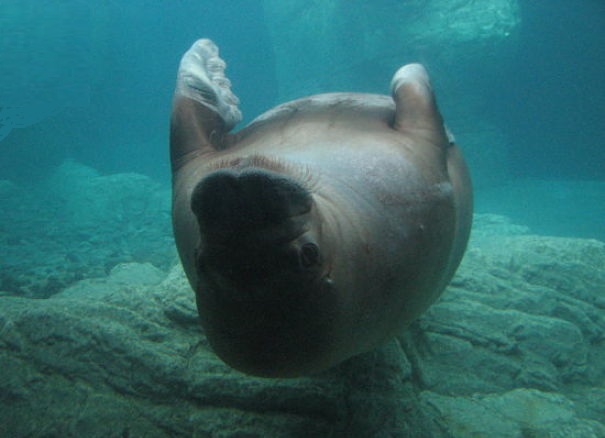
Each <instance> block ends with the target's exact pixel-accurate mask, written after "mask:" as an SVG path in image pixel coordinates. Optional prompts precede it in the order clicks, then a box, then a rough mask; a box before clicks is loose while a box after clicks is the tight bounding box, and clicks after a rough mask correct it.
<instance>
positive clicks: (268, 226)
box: [191, 167, 322, 299]
mask: <svg viewBox="0 0 605 438" xmlns="http://www.w3.org/2000/svg"><path fill="white" fill-rule="evenodd" d="M312 204H313V200H312V196H311V194H310V192H309V191H308V190H306V189H305V188H304V187H302V186H301V185H300V184H299V183H297V182H296V181H295V180H294V179H292V178H290V177H288V176H286V175H283V174H279V173H276V172H272V171H269V170H265V169H261V168H255V167H252V168H245V169H243V170H238V169H231V168H227V169H220V170H217V171H214V172H212V173H211V174H209V175H207V176H206V177H205V178H203V179H202V180H201V181H200V182H199V183H198V184H197V186H196V187H195V189H194V191H193V194H192V197H191V209H192V211H193V213H194V214H195V215H196V217H197V219H198V223H199V229H200V234H201V236H200V237H201V238H200V242H201V243H200V248H199V251H198V256H197V261H196V266H197V270H198V274H199V276H200V277H201V278H202V280H203V281H205V282H206V284H207V286H208V287H209V288H210V289H212V292H213V293H220V294H222V295H225V296H232V297H233V298H236V299H249V298H251V297H252V298H253V299H275V298H276V297H280V296H288V295H291V294H303V295H304V293H302V292H296V291H297V290H298V289H300V286H301V285H302V284H304V283H308V282H309V281H310V282H312V281H313V279H314V278H316V277H317V276H318V275H319V270H320V268H321V263H322V256H321V251H320V246H319V243H318V242H317V241H316V240H314V238H313V237H312V236H311V235H310V233H308V231H309V228H310V227H311V225H310V221H311V218H310V211H311V209H312Z"/></svg>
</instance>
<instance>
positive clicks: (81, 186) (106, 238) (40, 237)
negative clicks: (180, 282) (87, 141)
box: [0, 161, 177, 298]
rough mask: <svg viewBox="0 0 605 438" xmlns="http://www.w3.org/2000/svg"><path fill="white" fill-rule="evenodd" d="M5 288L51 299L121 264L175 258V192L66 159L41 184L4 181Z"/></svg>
mask: <svg viewBox="0 0 605 438" xmlns="http://www.w3.org/2000/svg"><path fill="white" fill-rule="evenodd" d="M0 195H1V196H0V209H1V210H2V211H3V214H2V215H0V244H1V245H2V252H3V254H2V264H1V265H0V291H2V293H3V294H9V295H18V296H26V297H32V298H47V297H49V296H52V295H54V294H56V293H58V292H60V291H61V290H62V289H64V288H65V287H67V286H69V285H71V284H74V283H75V282H77V281H79V280H82V279H85V278H94V277H103V276H105V275H106V274H108V273H109V272H110V271H111V269H113V268H114V267H115V266H116V265H118V264H120V263H129V262H136V263H151V264H153V265H154V266H155V267H157V268H160V269H164V270H168V269H169V267H170V266H171V265H172V264H174V263H175V261H176V258H177V256H176V251H175V249H174V243H173V238H172V226H171V223H170V199H171V197H170V191H169V189H168V188H167V187H166V188H163V187H162V186H160V185H159V184H157V183H155V182H153V181H152V180H151V179H150V178H148V177H146V176H143V175H139V174H134V173H129V174H126V173H125V174H116V175H100V174H99V173H98V172H97V171H96V170H94V169H92V168H89V167H86V166H83V165H81V164H78V163H75V162H71V161H67V162H65V163H63V164H62V165H61V166H59V167H58V168H57V169H56V170H55V171H54V172H53V173H52V174H51V175H50V177H48V178H47V179H46V180H44V181H42V182H40V183H39V185H37V186H30V187H21V186H17V185H15V184H12V183H9V182H6V181H0Z"/></svg>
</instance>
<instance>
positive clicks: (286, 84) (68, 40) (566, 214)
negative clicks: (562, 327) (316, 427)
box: [0, 0, 605, 436]
mask: <svg viewBox="0 0 605 438" xmlns="http://www.w3.org/2000/svg"><path fill="white" fill-rule="evenodd" d="M201 37H207V38H211V39H213V40H214V41H215V42H216V44H217V45H218V46H219V47H220V51H221V57H222V58H224V59H225V60H226V62H227V63H228V68H227V75H228V77H229V78H230V80H231V82H232V84H233V91H234V92H235V94H237V95H238V97H239V98H240V101H241V109H242V112H243V114H244V120H243V121H242V123H241V124H240V125H239V126H238V127H237V128H239V127H241V126H243V125H244V124H246V123H248V122H249V121H251V120H252V119H253V118H254V117H256V116H258V115H259V114H261V113H262V112H263V111H265V110H268V109H270V108H271V107H273V106H275V105H277V104H279V103H282V102H283V101H285V100H289V99H292V98H295V97H302V96H305V95H308V94H314V93H322V92H331V91H347V90H349V91H367V92H375V93H385V94H386V93H388V92H389V81H390V79H391V77H392V74H393V73H394V71H395V70H396V69H397V67H399V66H400V65H402V64H405V63H408V62H414V61H418V62H422V63H423V64H424V65H425V66H426V67H427V69H428V71H429V73H430V74H431V79H432V82H433V86H434V88H435V91H436V95H437V99H438V102H439V105H440V108H441V111H442V113H443V115H444V117H445V120H446V123H447V124H448V127H449V128H450V129H451V130H452V131H453V133H454V134H455V136H456V140H457V143H458V144H459V145H460V147H461V148H462V150H463V152H464V154H465V157H466V159H467V162H468V164H469V167H470V170H471V173H472V176H473V181H474V186H475V199H476V212H477V213H480V214H497V215H502V216H506V217H508V218H509V220H510V222H512V223H514V224H516V225H518V226H520V227H521V229H522V230H523V231H522V232H520V231H518V230H519V228H516V225H515V226H511V225H509V222H508V220H505V219H501V218H495V217H491V216H481V218H480V220H479V221H477V222H478V223H479V224H480V226H482V227H484V228H485V229H489V227H490V226H491V227H495V228H498V229H500V228H502V229H503V230H505V231H506V232H502V234H507V233H510V234H511V235H516V234H524V233H527V234H530V235H541V236H554V237H573V238H582V239H584V238H588V239H597V240H599V241H605V122H604V118H603V115H604V114H605V2H603V1H602V0H576V1H573V2H570V1H568V0H548V1H546V0H485V1H482V2H476V1H471V0H468V1H464V0H456V1H454V0H451V1H448V0H443V1H442V0H407V1H406V0H401V1H395V0H376V1H371V2H370V1H362V0H326V1H324V2H322V1H310V0H287V1H286V0H284V1H280V0H221V1H218V0H215V1H209V0H171V1H168V0H166V1H160V0H155V1H147V0H128V1H117V0H108V1H96V2H94V1H86V0H62V1H58V0H57V1H52V0H25V1H24V0H0V297H5V296H6V297H11V298H12V297H14V296H16V297H28V298H48V297H52V296H54V295H55V294H58V293H59V292H61V291H63V290H65V289H66V288H67V287H70V286H73V285H77V284H78V282H80V281H82V280H87V279H91V278H105V277H109V276H110V273H111V272H112V270H113V269H114V268H115V267H116V266H122V265H121V264H124V263H150V264H151V265H153V267H154V268H157V269H158V270H159V272H160V274H157V276H160V277H161V276H162V275H167V273H168V272H169V271H170V270H171V268H173V267H174V266H175V265H176V264H177V255H176V252H175V248H174V242H173V239H172V229H171V225H170V169H169V161H168V132H169V117H170V111H171V99H172V93H173V88H174V84H175V75H176V71H177V67H178V63H179V60H180V57H181V56H182V54H183V53H184V52H185V51H186V50H187V49H188V48H189V47H190V45H191V44H192V43H193V41H195V40H196V39H198V38H201ZM237 128H236V129H237ZM485 224H487V225H485ZM490 224H491V225H490ZM499 227H500V228H499ZM524 227H527V228H524ZM485 229H483V228H482V229H481V230H480V231H479V232H478V233H476V234H475V235H476V236H477V239H478V241H481V242H480V243H481V244H483V245H484V246H483V247H482V250H484V251H485V253H484V254H483V253H481V251H475V252H472V257H475V258H474V259H473V258H472V257H471V258H470V260H471V262H473V263H475V264H471V265H470V266H471V267H470V268H468V272H466V274H465V275H466V277H464V275H463V276H462V279H460V280H458V282H459V284H458V287H459V289H460V290H464V287H467V286H468V285H467V284H466V283H464V281H467V282H468V284H470V285H471V286H473V285H474V286H475V287H477V288H478V289H481V290H483V289H485V290H487V291H488V292H489V293H486V296H489V298H490V299H492V298H493V299H494V300H496V301H498V296H496V295H497V294H496V293H494V294H493V295H494V296H493V297H492V294H491V291H492V287H493V290H494V291H499V292H501V291H502V290H505V291H508V289H507V288H510V290H514V291H515V292H518V293H519V295H523V293H525V292H527V297H521V298H519V302H521V303H522V304H524V305H525V304H526V305H527V307H528V308H530V310H531V308H532V305H533V304H532V303H533V301H532V300H534V299H535V300H538V298H536V297H537V296H540V294H543V295H544V296H546V295H547V294H546V293H545V292H544V289H543V288H541V287H542V286H543V284H542V283H541V282H544V283H545V284H548V285H549V287H551V286H552V288H553V290H555V289H556V290H557V292H558V293H560V295H557V297H559V296H563V297H565V299H568V293H567V292H568V289H569V290H571V291H573V293H574V294H578V295H582V296H583V298H584V299H585V301H586V302H589V303H590V304H591V305H594V308H591V307H590V306H584V304H585V303H583V302H582V303H581V305H580V304H578V308H579V309H580V310H578V311H577V313H573V312H571V311H568V308H567V307H566V306H567V305H568V304H569V303H568V302H567V301H565V302H563V301H562V303H563V304H560V303H559V304H560V306H559V304H552V302H556V301H557V300H554V301H548V300H546V299H545V302H547V304H548V305H545V306H544V307H545V308H548V310H549V311H550V310H552V314H553V315H555V316H557V317H558V316H561V315H562V316H561V318H562V319H565V317H568V316H569V315H568V314H573V315H572V316H573V317H574V318H576V316H577V315H580V316H578V317H577V320H578V321H580V322H578V325H579V326H580V327H581V328H582V329H583V330H584V329H585V331H587V332H590V331H591V330H594V333H600V334H598V335H597V334H595V335H594V339H593V338H590V337H589V336H587V335H586V333H584V336H585V338H586V339H588V340H587V341H586V342H588V343H590V342H592V344H591V345H592V346H594V348H595V350H597V346H598V347H599V350H598V351H599V352H600V353H598V354H597V353H594V356H592V357H591V358H590V359H591V360H592V362H590V365H589V366H588V368H589V372H588V374H590V376H591V377H594V376H597V377H594V379H595V380H596V379H597V378H600V377H599V376H602V375H603V373H604V372H603V371H602V370H596V368H597V367H596V366H595V367H594V370H593V368H591V367H592V366H593V365H594V364H595V363H596V364H598V363H603V361H600V359H599V358H600V357H602V356H599V354H601V355H602V354H605V353H603V351H604V350H603V339H604V338H603V336H605V335H602V333H605V326H604V325H603V321H602V319H599V318H602V316H599V315H602V314H603V309H604V308H605V307H603V306H605V304H603V293H605V285H603V288H602V289H603V291H602V292H601V291H600V286H599V281H601V282H602V278H603V266H601V265H599V263H600V262H599V260H601V259H602V258H601V257H602V246H599V245H600V243H598V242H597V243H595V242H590V243H586V242H584V243H582V242H580V243H578V242H576V243H572V244H569V248H571V249H569V248H568V247H566V246H565V245H567V243H565V242H567V241H563V240H556V239H555V240H552V241H550V240H548V241H547V240H545V241H544V242H547V243H544V244H542V243H541V242H543V241H541V240H538V241H533V240H532V239H533V238H530V237H528V238H527V241H528V242H529V243H527V245H528V248H531V251H528V253H531V254H530V256H528V259H527V260H529V261H528V262H527V265H528V266H529V268H528V267H527V266H525V265H524V264H525V259H524V258H523V257H524V254H525V253H524V251H523V250H522V249H519V248H516V247H515V248H516V249H515V248H513V249H514V250H515V251H516V252H514V257H513V255H511V256H510V257H511V262H510V263H509V265H510V266H508V265H507V266H506V267H505V268H506V269H508V268H510V269H511V272H512V271H515V270H516V271H515V275H517V274H518V275H519V276H520V277H522V276H523V275H525V276H524V277H523V281H525V280H528V278H529V279H530V280H535V281H536V283H535V284H537V285H538V286H536V287H535V288H534V287H533V286H534V284H533V283H532V287H527V290H526V289H523V287H521V289H520V290H517V286H516V284H513V282H512V281H511V283H510V284H505V281H506V277H507V275H509V274H508V271H504V269H505V268H503V267H502V266H500V265H497V264H496V262H493V265H494V266H497V268H493V269H492V270H491V271H490V273H489V275H492V276H493V278H492V277H489V278H490V280H489V281H493V284H491V283H490V285H487V286H486V285H485V284H483V283H481V281H482V279H483V277H482V275H483V273H480V272H479V273H478V271H480V270H481V269H480V267H481V266H482V263H483V262H485V260H483V259H481V257H484V256H485V254H488V256H485V257H487V259H486V260H488V261H489V254H491V253H490V252H489V251H494V248H492V247H490V245H492V243H491V242H490V241H489V238H485V236H484V234H489V233H486V232H485ZM511 230H513V231H511ZM511 239H512V238H511ZM512 240H514V239H512ZM512 240H511V241H512ZM521 240H523V239H521ZM495 241H496V243H495V244H493V245H494V246H502V247H503V249H508V248H506V245H507V244H508V243H504V244H500V243H498V242H499V241H498V240H497V239H496V240H495ZM504 241H506V239H504ZM506 242H508V241H506ZM523 242H524V241H523ZM523 242H521V243H518V242H517V243H515V245H518V246H521V245H522V244H523ZM536 242H538V243H536ZM552 242H555V243H556V244H555V243H552ZM561 242H563V243H561ZM477 245H478V244H477ZM532 245H533V246H532ZM541 245H543V246H541ZM549 245H551V246H549ZM557 245H561V248H563V247H565V248H564V250H565V251H567V250H569V254H572V255H571V256H569V258H570V259H574V257H576V253H574V252H573V250H574V248H575V246H574V245H577V247H578V248H580V249H578V254H580V253H581V255H582V257H580V256H578V260H580V261H574V263H576V265H577V266H576V268H578V269H576V270H574V269H573V266H572V267H571V268H570V267H569V266H568V265H565V264H564V262H566V261H567V260H561V261H553V260H554V259H553V256H552V253H555V254H556V253H557V251H558V249H557V248H559V246H557ZM513 246H514V245H513ZM474 248H475V247H473V250H474ZM486 248H487V249H486ZM545 248H546V249H545ZM552 248H555V249H552ZM583 248H584V249H583ZM585 248H588V249H585ZM592 248H597V249H594V254H596V256H595V257H592V256H591V255H590V254H592V253H591V252H590V251H593V249H592ZM488 249H489V251H488ZM499 249H502V248H499ZM511 251H512V250H511ZM562 251H563V250H562ZM582 251H584V252H582ZM507 254H508V253H507ZM511 254H512V252H511ZM536 254H537V255H536ZM544 254H546V255H544ZM534 256H535V257H534ZM542 256H544V260H542V259H541V258H540V257H542ZM532 257H534V258H532ZM549 257H550V258H549ZM591 257H592V260H593V262H594V264H593V265H591V264H590V263H588V262H586V260H588V259H591ZM513 258H514V259H515V260H513ZM494 259H498V257H497V256H494ZM518 260H521V261H518ZM574 260H575V259H574ZM513 261H514V263H513ZM559 262H561V265H560V264H559ZM490 263H492V262H491V261H490ZM515 263H517V264H518V266H517V265H516V264H515ZM476 266H479V268H476ZM561 266H562V267H561ZM530 268H531V269H530ZM132 269H133V270H135V271H136V269H138V268H137V267H136V266H135V267H134V268H132ZM523 269H526V270H527V272H529V273H527V272H525V271H524V270H523ZM532 269H535V272H534V270H532ZM565 269H569V273H570V277H569V278H571V279H570V280H569V282H571V283H573V282H574V281H576V280H577V284H578V285H579V286H578V285H575V286H574V284H575V283H574V284H572V285H571V286H570V285H568V284H566V283H565V278H566V275H567V273H568V272H567V271H565ZM471 271H472V274H473V275H476V276H477V277H476V278H475V277H472V275H471V273H469V272H471ZM502 272H505V274H502ZM536 272H537V273H536ZM544 272H546V274H545V277H544V278H545V279H543V278H542V277H540V273H544ZM553 272H554V273H553ZM574 272H575V274H574V275H576V277H574V276H573V275H572V274H573V273H574ZM559 274H560V275H561V277H558V276H557V275H559ZM141 275H143V276H144V274H141ZM471 277H472V278H473V280H472V281H470V280H468V278H471ZM580 277H582V278H580ZM485 278H488V276H487V274H486V277H485ZM536 279H538V280H539V281H538V280H536ZM553 279H554V280H553ZM584 279H585V280H586V283H590V285H591V286H590V287H589V286H583V285H582V284H583V283H582V281H583V280H584ZM473 281H475V283H473ZM499 281H502V283H500V282H499ZM518 281H519V282H521V280H518ZM528 281H529V280H528ZM549 281H550V283H549ZM558 282H560V284H559V283H558ZM530 283H531V281H529V283H528V284H530ZM460 284H463V286H464V287H463V286H460ZM523 284H525V283H523ZM477 285H481V287H478V286H477ZM594 285H596V286H594ZM471 286H469V287H470V288H471V289H472V287H471ZM559 286H560V288H559V289H557V287H559ZM563 286H565V287H563ZM456 287H457V286H456V285H454V288H456ZM524 287H526V286H524ZM482 288H483V289H482ZM587 290H589V292H591V293H593V295H590V293H589V292H586V291H587ZM595 291H596V292H595ZM585 292H586V294H585V295H586V296H588V298H586V296H584V295H583V294H584V293H585ZM533 293H535V295H531V294H533ZM599 294H600V295H599ZM471 295H472V294H471ZM572 295H573V294H572ZM463 298H464V297H463ZM506 299H507V298H503V299H502V301H503V302H504V301H506ZM557 299H559V298H557ZM569 300H570V301H574V300H575V297H573V296H572V298H570V299H569ZM49 301H50V300H49ZM581 301H582V300H581V299H578V300H575V301H574V303H576V304H577V303H580V302H581ZM7 302H8V301H7ZM15 302H18V301H15ZM485 302H487V301H485ZM482 303H483V301H482ZM527 303H529V304H527ZM551 304H552V308H551V307H548V306H550V305H551ZM499 305H500V306H501V307H498V309H499V311H500V310H502V314H504V313H506V312H507V311H508V310H509V309H508V307H507V305H506V303H504V304H502V303H499ZM570 306H571V305H570ZM572 307H573V306H572ZM572 307H570V308H572ZM7 308H8V307H7ZM553 309H554V310H553ZM587 309H588V310H587ZM524 310H525V309H524ZM3 311H4V309H2V307H0V319H1V317H2V316H3ZM584 311H586V314H584V313H583V312H584ZM528 312H529V313H531V311H528ZM545 312H546V313H547V311H546V310H545ZM566 312H567V313H566ZM591 312H593V313H591ZM177 313H178V312H177ZM546 313H545V314H546ZM539 315H542V313H539ZM586 315H588V316H586ZM595 315H597V316H595ZM590 318H592V319H590ZM569 320H570V321H572V322H574V323H575V320H573V318H572V319H569ZM589 320H590V321H589ZM593 320H594V321H597V322H595V323H594V324H593V322H592V321H593ZM586 321H588V322H586ZM538 322H541V320H540V321H538ZM536 324H537V323H536ZM582 324H586V325H585V326H583V325H582ZM599 324H601V325H600V326H599ZM597 326H598V327H597ZM540 327H541V326H540ZM566 327H567V326H566ZM586 327H588V328H586ZM595 327H596V328H595ZM3 330H4V328H3V326H1V325H0V335H4V333H5V332H4V331H3ZM570 330H571V329H570ZM537 331H539V330H537ZM571 331H573V330H571ZM574 333H575V332H574ZM599 336H601V337H599ZM498 339H499V338H498ZM461 342H466V341H461ZM574 342H575V341H574ZM0 352H1V351H0ZM555 362H556V361H555ZM532 370H533V369H530V370H529V371H527V370H524V371H523V373H527V375H528V376H529V377H527V378H528V379H530V378H531V377H532V376H533V377H535V376H538V377H539V376H541V375H542V374H540V373H541V371H537V372H536V373H535V375H532V372H534V371H535V370H534V371H532ZM548 372H549V373H550V370H549V371H548ZM523 373H521V374H523ZM599 373H600V374H599ZM545 374H548V373H545ZM524 378H525V377H524ZM536 379H537V380H540V379H538V378H536ZM530 380H531V379H530ZM545 380H547V379H545ZM587 381H589V380H586V381H584V380H582V381H581V384H582V385H585V386H587V387H588V386H590V385H589V384H588V383H586V382H587ZM559 383H560V384H561V385H560V386H557V390H560V391H561V392H563V389H561V388H562V387H563V386H564V384H567V383H569V382H567V381H566V382H564V383H561V382H557V384H559ZM0 386H1V385H0ZM2 388H4V387H2ZM539 389H543V388H542V387H539ZM547 389H548V387H547ZM599 391H601V394H602V395H601V400H605V395H603V394H605V390H603V385H601V386H600V390H599ZM4 395H5V394H3V393H0V401H3V400H9V399H8V398H3V397H4ZM582 397H583V395H580V396H578V398H579V399H581V398H582ZM584 398H586V397H584ZM588 401H590V400H588ZM9 402H12V400H9ZM593 405H594V406H593V410H594V412H597V413H601V414H602V415H605V412H603V410H602V407H601V403H600V402H594V403H593ZM587 417H589V415H587ZM596 417H597V415H596V414H593V415H592V417H590V418H593V419H594V418H596ZM597 420H598V421H601V422H602V423H604V424H605V419H600V418H597ZM1 431H2V429H1V428H0V432H1ZM24 436H29V435H27V434H25V435H24ZM35 436H38V435H35ZM40 436H43V435H40ZM234 436H236V435H234ZM494 436H496V435H494ZM578 436H580V435H578Z"/></svg>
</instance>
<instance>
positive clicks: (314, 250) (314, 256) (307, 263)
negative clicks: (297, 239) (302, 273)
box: [300, 243, 320, 268]
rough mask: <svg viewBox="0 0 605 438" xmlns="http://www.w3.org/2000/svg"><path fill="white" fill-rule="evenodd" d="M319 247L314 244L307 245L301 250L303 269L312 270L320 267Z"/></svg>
mask: <svg viewBox="0 0 605 438" xmlns="http://www.w3.org/2000/svg"><path fill="white" fill-rule="evenodd" d="M319 263H320V256H319V247H318V246H317V245H315V244H314V243H305V244H304V245H303V246H302V247H301V248H300V264H301V265H302V267H303V268H310V267H312V266H315V265H319Z"/></svg>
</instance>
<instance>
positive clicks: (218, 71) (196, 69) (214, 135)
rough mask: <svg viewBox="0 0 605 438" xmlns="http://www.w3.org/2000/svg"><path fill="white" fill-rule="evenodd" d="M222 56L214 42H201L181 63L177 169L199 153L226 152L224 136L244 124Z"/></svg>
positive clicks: (174, 125) (173, 139)
mask: <svg viewBox="0 0 605 438" xmlns="http://www.w3.org/2000/svg"><path fill="white" fill-rule="evenodd" d="M218 55H219V53H218V48H217V47H216V45H215V44H214V43H213V42H212V41H210V40H209V39H200V40H197V41H196V42H195V43H194V44H193V45H192V46H191V48H190V49H189V50H188V51H187V52H186V53H185V54H184V55H183V58H182V59H181V63H180V65H179V70H178V74H177V82H176V89H175V92H174V102H173V109H172V118H171V129H170V154H171V159H172V166H173V169H176V168H179V167H180V166H181V165H182V164H184V162H187V161H188V160H189V159H190V158H191V157H192V156H195V155H197V154H198V153H199V152H204V150H208V149H220V148H222V147H223V143H224V142H223V136H224V134H225V133H227V132H228V131H230V130H231V129H232V128H233V127H234V126H235V125H236V124H238V123H239V122H240V121H241V120H242V113H241V111H240V110H239V107H238V105H239V99H238V98H237V96H235V94H233V92H232V91H231V82H230V81H229V79H227V77H226V76H225V67H226V65H227V64H226V63H225V61H223V60H222V59H221V58H220V57H219V56H218Z"/></svg>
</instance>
